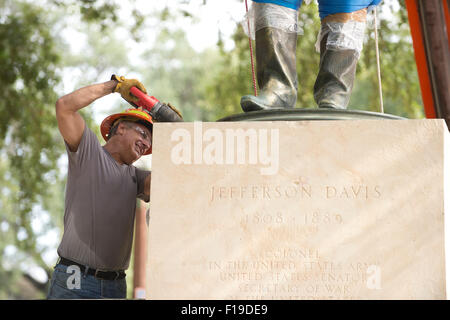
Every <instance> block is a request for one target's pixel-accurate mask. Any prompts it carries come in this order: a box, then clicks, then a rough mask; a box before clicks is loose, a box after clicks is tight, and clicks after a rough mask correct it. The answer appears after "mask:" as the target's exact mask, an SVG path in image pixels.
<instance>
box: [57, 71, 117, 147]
mask: <svg viewBox="0 0 450 320" xmlns="http://www.w3.org/2000/svg"><path fill="white" fill-rule="evenodd" d="M116 85H117V81H116V80H110V81H106V82H104V83H98V84H93V85H89V86H86V87H83V88H81V89H78V90H75V91H74V92H72V93H69V94H66V95H65V96H62V97H61V98H59V99H58V101H56V120H57V121H58V128H59V131H60V132H61V135H62V137H63V138H64V140H65V141H66V143H67V145H68V146H69V149H70V150H71V151H73V152H75V151H77V149H78V146H79V144H80V141H81V137H82V135H83V131H84V126H85V125H86V124H85V122H84V119H83V118H82V117H81V115H80V114H79V113H78V112H77V111H78V110H80V109H82V108H84V107H86V106H88V105H90V104H91V103H92V102H94V101H95V100H97V99H99V98H101V97H103V96H106V95H107V94H110V93H112V92H113V90H114V88H115V87H116Z"/></svg>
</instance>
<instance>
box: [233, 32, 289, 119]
mask: <svg viewBox="0 0 450 320" xmlns="http://www.w3.org/2000/svg"><path fill="white" fill-rule="evenodd" d="M255 40H256V70H257V80H258V87H259V89H260V90H259V94H258V96H257V97H255V96H253V95H246V96H243V97H242V98H241V107H242V110H244V111H245V112H249V111H258V110H268V109H283V108H293V107H294V106H295V103H296V101H297V68H296V48H297V33H292V32H285V31H282V30H280V29H276V28H272V27H265V28H263V29H261V30H258V31H257V32H256V33H255Z"/></svg>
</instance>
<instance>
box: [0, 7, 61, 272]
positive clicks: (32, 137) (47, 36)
mask: <svg viewBox="0 0 450 320" xmlns="http://www.w3.org/2000/svg"><path fill="white" fill-rule="evenodd" d="M0 21H1V24H0V72H1V74H2V77H0V88H1V91H0V96H1V98H0V171H1V172H2V174H1V175H0V179H1V181H0V185H1V186H2V193H1V198H0V207H1V209H0V216H1V218H0V221H1V224H2V232H1V234H0V246H1V247H0V249H1V251H0V253H2V252H3V254H4V250H3V249H4V246H5V244H7V243H10V244H11V243H12V244H14V245H15V247H16V248H18V249H19V250H20V252H21V253H23V255H17V256H16V258H23V259H19V261H15V263H17V264H19V262H21V261H20V260H26V259H27V258H30V259H32V260H33V262H34V263H35V264H37V265H39V266H40V267H42V268H43V269H44V270H45V271H46V272H47V273H49V268H48V266H47V265H46V263H45V262H44V261H43V260H42V258H41V254H42V251H41V248H39V247H37V237H38V236H39V234H36V233H35V232H34V230H33V228H32V218H33V214H32V212H34V211H36V210H37V206H38V205H40V206H41V208H42V209H44V210H46V209H48V210H51V209H52V206H51V207H47V208H43V207H44V206H47V205H49V204H50V203H49V202H48V201H47V200H48V199H49V198H50V197H52V196H53V195H54V194H53V192H52V191H53V190H52V188H51V185H53V184H58V182H59V180H58V179H59V174H58V172H57V160H58V158H59V156H60V154H61V152H62V145H61V143H60V140H59V139H60V138H59V135H58V132H57V126H56V119H55V116H54V111H53V110H54V102H55V100H56V94H55V92H54V90H53V87H54V86H55V85H56V84H57V83H58V81H59V78H58V77H57V75H56V70H55V67H56V65H57V64H58V61H59V58H58V54H57V53H56V52H55V47H54V42H53V38H52V35H51V31H50V28H49V26H48V24H47V20H46V18H45V13H44V12H43V11H42V9H40V8H38V7H36V6H34V5H32V4H28V3H20V2H10V1H2V2H0ZM55 201H58V199H55ZM52 202H53V201H52ZM49 223H50V224H53V222H51V221H50V222H49ZM2 260H3V257H2ZM15 266H16V267H17V266H18V265H15ZM2 278H3V277H2Z"/></svg>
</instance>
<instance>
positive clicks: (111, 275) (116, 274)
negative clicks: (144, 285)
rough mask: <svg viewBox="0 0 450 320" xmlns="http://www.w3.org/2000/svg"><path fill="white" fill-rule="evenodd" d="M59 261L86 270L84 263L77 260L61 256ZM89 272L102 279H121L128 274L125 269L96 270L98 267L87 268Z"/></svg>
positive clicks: (82, 270)
mask: <svg viewBox="0 0 450 320" xmlns="http://www.w3.org/2000/svg"><path fill="white" fill-rule="evenodd" d="M59 263H60V264H62V265H65V266H73V265H75V266H78V267H79V268H80V271H81V272H82V273H84V272H85V270H86V266H83V265H82V264H79V263H77V262H75V261H72V260H69V259H66V258H63V257H59ZM87 274H89V275H91V276H94V277H96V278H99V279H102V280H119V279H123V278H125V276H126V274H125V271H123V270H120V271H101V270H98V269H97V270H96V269H91V268H88V270H87Z"/></svg>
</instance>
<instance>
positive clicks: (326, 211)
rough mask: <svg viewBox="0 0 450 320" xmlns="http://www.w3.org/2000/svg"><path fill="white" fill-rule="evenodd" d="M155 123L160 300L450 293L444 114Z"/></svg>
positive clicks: (153, 248) (153, 214) (152, 246)
mask: <svg viewBox="0 0 450 320" xmlns="http://www.w3.org/2000/svg"><path fill="white" fill-rule="evenodd" d="M225 120H227V119H225ZM277 120H278V119H277ZM153 134H154V136H153V142H154V143H153V159H152V186H151V207H150V221H149V246H148V248H149V249H148V250H149V251H148V263H147V290H146V292H147V298H148V299H187V300H190V299H445V298H446V290H445V252H444V251H445V250H444V211H445V210H444V198H445V196H444V175H445V174H447V176H446V178H445V179H449V178H450V177H449V176H448V173H449V167H448V165H449V162H450V160H449V156H450V154H449V151H450V145H449V144H450V139H449V133H448V130H447V128H446V125H445V123H444V121H443V120H390V119H383V120H379V119H376V118H373V119H366V118H365V119H362V120H353V121H340V120H336V121H255V122H226V121H225V122H217V123H201V122H194V123H181V124H180V123H177V124H172V123H156V124H155V125H154V133H153ZM448 191H449V190H446V192H447V194H448ZM447 197H448V195H447ZM447 214H448V212H447Z"/></svg>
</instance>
